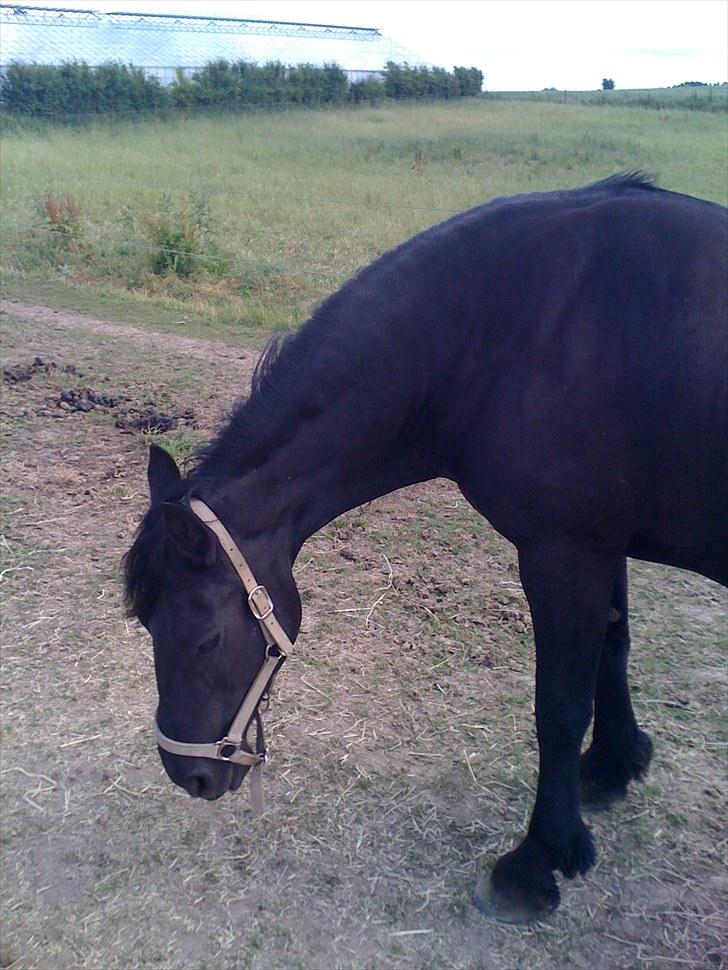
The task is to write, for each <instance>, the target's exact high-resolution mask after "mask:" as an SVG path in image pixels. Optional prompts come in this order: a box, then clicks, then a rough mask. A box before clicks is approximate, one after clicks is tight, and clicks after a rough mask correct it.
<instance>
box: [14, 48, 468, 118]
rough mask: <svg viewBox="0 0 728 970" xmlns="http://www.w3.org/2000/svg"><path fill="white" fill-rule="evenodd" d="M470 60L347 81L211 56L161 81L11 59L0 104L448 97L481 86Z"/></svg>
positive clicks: (50, 113)
mask: <svg viewBox="0 0 728 970" xmlns="http://www.w3.org/2000/svg"><path fill="white" fill-rule="evenodd" d="M482 85H483V74H482V72H481V71H479V70H478V69H477V68H475V67H470V68H466V67H456V68H454V69H453V70H452V71H446V70H444V69H443V68H439V67H424V66H411V65H409V64H395V63H394V62H389V63H387V65H386V68H385V69H384V71H383V72H382V76H381V77H379V76H373V77H370V78H366V79H364V80H360V81H349V79H348V78H347V75H346V72H345V71H344V70H342V68H340V67H339V66H338V65H337V64H325V65H323V67H318V66H314V65H312V64H298V65H296V66H293V67H289V66H286V65H284V64H282V63H280V62H277V61H276V62H270V63H267V64H255V63H251V62H249V61H232V62H231V61H226V60H223V59H220V60H216V61H211V62H210V63H209V64H206V65H205V67H203V68H201V69H200V70H199V71H196V72H195V73H194V74H193V75H192V76H191V77H185V76H184V74H183V72H182V71H181V70H178V71H177V77H176V79H175V81H174V82H173V83H172V84H170V85H168V86H166V87H165V86H163V85H162V84H161V83H160V82H159V80H158V79H157V78H156V77H155V76H153V75H150V74H147V73H146V71H145V70H144V69H143V68H140V67H135V66H133V65H127V64H119V63H115V62H109V63H107V64H102V65H100V66H98V67H90V66H89V65H88V64H86V63H85V62H78V61H73V62H68V63H64V64H60V65H46V64H11V65H10V66H9V67H8V68H7V70H6V72H5V74H4V75H3V76H2V78H0V107H1V108H2V109H3V110H4V111H6V112H8V113H10V114H16V115H26V116H29V117H46V118H58V119H62V118H64V117H69V116H74V115H93V114H114V113H116V114H127V113H129V112H137V111H158V110H161V109H166V108H172V109H174V108H180V109H189V108H205V107H209V108H214V107H219V108H225V109H235V108H245V107H246V106H266V105H268V106H273V105H289V104H290V105H295V104H300V105H312V106H317V105H337V104H347V103H355V104H361V103H370V104H379V103H381V102H383V101H385V100H386V99H389V98H391V99H398V100H399V99H413V98H414V99H417V98H421V99H425V98H430V99H440V98H442V99H449V98H464V97H474V96H476V95H478V94H480V93H481V90H482Z"/></svg>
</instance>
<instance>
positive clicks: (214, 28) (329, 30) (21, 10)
mask: <svg viewBox="0 0 728 970" xmlns="http://www.w3.org/2000/svg"><path fill="white" fill-rule="evenodd" d="M0 22H5V23H9V24H10V23H12V24H18V25H25V24H27V25H39V26H46V27H47V26H57V27H99V26H101V25H103V24H111V25H113V26H115V27H122V28H127V29H133V30H157V31H158V30H164V29H170V30H171V29H174V30H175V31H180V30H184V31H190V32H193V33H223V34H229V33H235V34H257V35H263V36H277V37H301V38H306V37H310V38H319V39H321V38H323V39H339V40H362V41H372V40H376V39H379V38H381V36H382V35H381V34H380V32H379V31H378V30H377V29H376V28H375V27H347V26H343V25H341V24H308V23H297V22H295V21H273V20H248V19H239V18H237V17H201V16H198V15H195V16H187V15H182V14H166V13H121V12H116V13H113V12H112V13H100V12H98V11H95V10H74V9H72V8H68V7H31V6H26V5H25V4H17V3H0Z"/></svg>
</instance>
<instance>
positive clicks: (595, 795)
mask: <svg viewBox="0 0 728 970" xmlns="http://www.w3.org/2000/svg"><path fill="white" fill-rule="evenodd" d="M626 797H627V786H626V785H622V784H619V783H617V784H615V785H611V786H609V785H605V784H604V783H603V782H601V781H600V780H599V779H598V778H582V779H581V784H580V786H579V804H580V805H581V807H582V808H586V809H589V811H592V812H605V811H607V810H608V809H610V808H612V806H614V805H616V804H617V803H618V802H623V801H624V800H625V798H626Z"/></svg>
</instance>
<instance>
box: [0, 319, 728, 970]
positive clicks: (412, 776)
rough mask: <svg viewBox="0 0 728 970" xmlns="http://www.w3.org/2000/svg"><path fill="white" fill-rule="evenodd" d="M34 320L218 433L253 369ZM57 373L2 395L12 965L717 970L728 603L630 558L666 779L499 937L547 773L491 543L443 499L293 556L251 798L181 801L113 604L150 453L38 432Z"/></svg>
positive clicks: (519, 609) (612, 822)
mask: <svg viewBox="0 0 728 970" xmlns="http://www.w3.org/2000/svg"><path fill="white" fill-rule="evenodd" d="M10 309H12V308H10ZM23 312H24V311H23V308H16V313H18V314H20V313H23ZM24 315H25V317H26V320H25V322H24V323H22V322H20V321H19V320H16V319H13V318H12V317H9V316H5V317H3V321H4V326H3V330H4V340H5V354H6V357H7V359H8V360H9V361H10V362H11V363H22V362H25V361H28V360H30V359H32V357H33V355H35V354H41V355H42V356H43V357H44V358H48V359H54V360H56V361H57V362H58V364H59V365H65V364H71V363H72V364H75V365H76V366H77V367H78V368H79V369H80V370H81V371H82V372H83V373H84V375H85V376H84V380H85V382H86V383H88V384H90V385H92V386H94V387H97V388H99V389H101V390H107V391H109V392H111V391H113V390H117V389H119V388H120V387H121V388H123V389H124V391H125V393H128V394H132V395H136V394H138V395H139V396H140V397H141V396H155V397H159V396H163V395H165V394H166V395H167V396H168V398H169V399H172V398H174V400H175V402H176V403H177V404H178V405H179V406H180V407H185V406H188V405H189V404H194V405H195V407H196V409H197V410H198V411H199V412H200V413H202V414H203V420H204V421H205V423H206V424H207V426H208V427H209V426H210V425H211V424H212V422H213V420H214V416H215V415H216V413H217V412H218V411H219V410H220V409H222V408H223V407H225V406H227V405H228V404H229V402H230V401H231V400H232V398H233V396H234V395H235V394H236V393H237V392H238V391H239V390H241V389H242V388H243V386H244V385H245V383H246V380H247V373H248V372H249V370H250V366H251V365H252V361H253V355H252V354H247V355H246V357H245V359H244V360H242V361H240V360H238V359H237V358H238V357H239V356H240V351H237V350H231V349H230V348H227V347H224V346H222V345H215V344H212V343H209V344H208V343H205V342H204V341H195V342H193V343H189V342H187V343H185V342H183V341H182V340H180V339H178V338H172V337H165V338H155V337H153V336H149V335H148V334H147V335H144V334H141V332H136V331H134V330H133V329H132V328H127V329H126V330H123V329H122V330H119V331H117V332H115V331H114V328H109V327H104V326H102V325H95V324H93V323H88V322H86V323H84V322H83V321H80V320H77V319H74V318H73V317H71V316H70V315H61V316H60V317H59V315H57V314H56V315H54V314H46V315H43V314H36V315H35V316H33V315H32V314H29V313H28V312H25V313H24ZM31 320H32V321H33V322H32V325H31V324H30V321H31ZM63 380H64V377H63V375H60V374H58V373H57V372H52V373H49V374H43V375H39V376H37V377H35V378H33V380H31V381H29V382H27V383H25V384H20V385H16V386H14V387H12V388H7V389H5V391H4V394H3V399H2V406H1V408H0V410H1V411H2V415H1V416H2V419H3V429H2V433H3V435H5V437H4V439H3V440H4V442H5V447H4V457H3V464H4V475H3V479H4V482H5V494H4V496H3V513H4V520H3V530H2V540H1V541H0V557H1V558H0V580H1V581H2V588H3V590H4V592H3V614H2V622H3V648H4V649H3V663H4V669H3V680H2V686H3V729H4V743H3V747H2V765H1V767H0V771H2V775H1V776H0V778H1V779H2V783H3V784H2V787H3V798H4V824H3V836H2V840H3V844H2V850H3V896H4V900H3V907H4V921H3V953H2V961H3V966H4V967H6V968H18V970H19V968H21V967H22V968H46V967H58V968H66V967H68V968H70V967H74V968H75V967H109V968H113V967H132V966H135V967H239V968H248V970H263V968H268V967H290V968H308V967H312V968H313V967H326V968H329V967H371V966H377V967H387V968H390V967H391V968H400V967H401V968H422V970H425V968H433V970H434V968H439V967H443V966H448V967H453V968H468V970H476V968H483V970H485V968H488V970H491V968H510V967H516V966H517V967H539V968H542V967H553V968H557V967H558V968H561V967H589V968H594V967H598V968H612V967H630V968H641V970H648V968H650V970H658V968H660V970H662V968H673V967H674V968H682V967H695V968H698V967H701V968H703V967H720V966H722V965H724V963H725V936H726V933H725V929H726V922H725V920H726V910H727V907H726V890H727V889H728V885H727V884H728V880H727V879H726V875H725V873H726V869H725V858H724V855H725V848H726V837H725V822H726V812H725V788H726V772H725V744H726V732H725V709H726V707H725V702H726V668H725V665H724V662H723V660H722V659H721V655H720V649H719V647H720V640H721V639H723V640H725V607H726V596H725V592H724V591H722V590H719V589H718V588H717V587H715V586H714V585H712V584H710V583H708V582H707V581H704V580H702V579H699V578H697V577H692V576H689V575H687V574H682V573H678V572H676V571H670V570H664V569H658V568H656V567H650V566H645V565H641V564H638V565H635V566H634V567H633V569H632V581H633V582H632V585H633V590H634V592H633V613H634V623H633V626H634V636H635V641H636V648H635V663H634V680H635V688H636V691H635V699H636V706H637V709H638V713H639V717H640V720H641V721H642V722H643V723H644V724H645V726H646V727H647V728H648V730H650V731H651V732H652V733H653V736H654V739H655V742H656V758H655V765H654V768H653V770H652V773H651V775H650V777H649V780H648V782H647V784H645V785H643V786H640V787H639V788H637V789H636V790H635V791H634V792H633V793H632V794H631V797H630V799H629V801H628V802H627V803H626V804H625V805H624V806H623V807H622V808H619V809H617V810H615V811H613V812H610V813H607V814H600V815H595V816H593V817H592V819H591V824H592V826H593V828H594V830H595V836H596V838H597V842H598V845H599V848H600V852H601V855H600V861H599V863H598V865H597V867H596V868H595V870H594V871H593V872H592V873H590V875H589V876H588V878H587V879H585V880H578V881H576V882H574V883H569V884H567V885H566V887H565V893H564V904H563V906H562V908H561V909H560V910H559V912H558V913H557V915H556V916H555V917H554V918H553V919H552V920H550V921H549V922H547V923H540V924H535V925H532V926H527V927H509V926H501V925H498V924H494V923H491V922H488V921H486V920H484V919H482V918H481V917H480V916H479V915H478V914H477V912H475V910H474V909H473V908H472V907H471V906H470V903H469V892H470V890H471V888H472V886H473V885H474V884H475V882H476V880H477V877H478V875H479V873H480V872H481V871H482V870H483V869H484V868H485V867H486V866H487V865H489V864H490V863H491V862H492V860H493V859H494V858H495V857H496V856H497V855H498V854H499V853H500V852H502V851H503V850H504V849H506V848H508V847H510V845H511V844H512V843H513V841H514V839H515V837H516V836H517V834H518V833H519V831H521V830H522V829H523V827H524V826H525V825H526V822H527V819H528V815H529V812H530V809H531V805H532V800H533V787H534V782H535V768H536V758H535V745H534V730H533V719H532V677H533V670H532V649H531V643H530V621H529V619H528V615H527V611H526V608H525V602H524V599H523V595H522V593H521V591H520V586H519V585H518V581H517V572H516V567H515V559H514V555H513V552H512V550H511V549H510V548H509V547H508V545H507V543H505V542H504V540H502V539H501V538H499V537H498V536H497V535H495V534H494V533H493V532H492V531H491V530H490V529H489V527H488V526H487V524H486V523H484V522H483V521H482V520H481V519H480V518H478V517H477V516H476V515H475V514H474V513H473V512H472V511H471V510H470V509H469V508H468V507H467V506H466V504H465V503H464V502H463V500H462V498H461V497H460V496H459V494H458V493H457V491H456V490H455V489H454V488H453V487H452V486H450V485H449V484H447V483H440V482H436V483H431V484H429V485H427V486H423V487H418V488H415V489H410V490H407V491H405V492H402V493H398V494H397V495H394V496H390V497H388V498H386V499H384V500H382V501H380V502H378V503H376V504H373V505H372V506H369V507H366V508H364V509H359V510H356V511H355V512H353V513H351V514H349V515H347V516H344V517H343V518H342V519H339V520H337V521H336V522H334V523H332V524H331V525H330V526H328V527H327V528H326V529H324V530H322V532H320V533H319V534H318V535H317V536H316V537H314V538H313V539H312V540H311V541H310V542H309V543H308V544H307V545H306V547H305V548H304V550H303V553H302V555H301V557H300V559H299V562H298V564H297V578H298V582H299V585H300V588H301V591H302V594H303V598H304V603H305V617H306V619H305V624H304V628H303V632H302V640H301V645H300V648H299V651H297V654H296V656H295V657H294V658H292V660H291V662H290V666H287V668H286V670H285V672H284V674H283V675H282V676H281V677H280V678H279V684H278V687H277V689H276V696H275V698H274V704H273V709H272V711H271V715H270V716H269V719H268V725H267V726H268V731H269V737H270V740H271V743H272V746H273V755H274V761H273V763H272V764H271V766H270V767H269V769H268V773H267V780H266V795H267V799H268V803H269V806H270V807H269V811H268V813H267V814H266V816H265V817H264V818H263V819H254V818H253V817H252V816H251V814H250V811H249V808H248V805H247V801H246V798H245V795H244V794H239V795H238V796H236V797H227V796H226V797H225V798H223V799H222V800H220V801H219V802H216V803H214V804H208V803H199V802H196V801H193V800H191V799H189V798H188V797H187V796H186V795H185V794H183V793H182V792H181V791H179V790H178V789H175V788H174V787H173V786H172V785H171V783H170V782H169V781H168V780H167V779H166V776H164V774H163V772H162V769H161V766H160V764H159V761H158V758H157V756H156V753H155V750H154V747H153V744H152V739H151V732H150V717H151V714H152V711H153V709H154V704H155V690H154V677H153V670H152V663H151V652H150V649H149V644H148V641H147V638H146V636H145V635H144V634H143V631H141V630H140V629H139V628H138V627H137V626H136V624H134V623H131V622H127V621H125V620H124V619H123V616H122V611H121V603H120V590H119V582H118V569H117V567H118V560H119V557H120V555H121V553H122V552H123V551H124V549H125V548H126V546H127V545H128V542H129V538H130V535H131V533H132V531H133V528H134V526H135V524H136V522H137V520H138V517H139V514H140V512H141V510H142V508H143V506H144V503H145V500H146V495H145V485H144V464H145V448H146V444H145V442H144V440H143V439H141V438H139V437H135V436H132V435H124V434H121V433H120V432H119V431H117V430H116V429H114V428H113V427H112V425H111V422H110V421H109V420H106V419H104V418H103V417H102V418H98V417H97V416H93V415H82V414H70V415H67V416H65V417H62V418H58V419H56V418H53V417H50V416H48V415H38V414H37V413H36V411H37V410H38V409H41V410H43V403H44V401H45V400H46V398H47V397H48V396H49V394H51V393H52V392H56V393H57V391H58V389H59V386H60V383H61V382H62V381H63Z"/></svg>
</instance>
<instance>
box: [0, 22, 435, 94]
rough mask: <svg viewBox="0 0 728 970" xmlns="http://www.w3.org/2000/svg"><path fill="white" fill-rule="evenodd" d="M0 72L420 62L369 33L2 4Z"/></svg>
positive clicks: (363, 74)
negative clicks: (79, 65) (81, 65)
mask: <svg viewBox="0 0 728 970" xmlns="http://www.w3.org/2000/svg"><path fill="white" fill-rule="evenodd" d="M0 25H1V27H2V34H1V41H0V70H3V69H6V68H7V66H8V65H9V64H12V63H20V64H44V65H59V64H62V63H67V62H70V61H77V62H85V63H86V64H88V65H90V66H98V65H100V64H103V63H107V62H109V61H116V62H120V63H123V64H133V65H135V66H136V67H141V68H143V69H144V71H145V72H146V73H147V74H149V75H153V76H155V77H157V78H158V79H159V81H160V82H161V83H162V84H171V83H172V82H173V81H174V80H175V78H176V77H177V76H178V72H179V71H181V72H182V74H183V75H184V76H186V77H189V76H191V75H192V74H194V73H195V71H198V70H199V69H200V68H202V67H203V66H204V65H205V64H207V63H209V62H210V61H214V60H218V59H225V60H227V61H240V60H243V61H252V62H255V63H258V64H264V63H268V62H271V61H279V62H281V63H283V64H287V65H294V64H313V65H317V66H321V65H324V64H330V63H335V64H338V65H339V66H340V67H341V68H343V69H344V71H345V72H346V74H347V77H348V79H349V80H350V81H359V80H363V79H365V78H368V77H376V76H378V75H381V73H382V71H383V70H384V67H385V65H386V63H387V62H388V61H394V62H396V63H400V64H401V63H409V64H422V63H423V60H422V58H420V57H418V56H417V55H416V54H414V53H413V52H412V51H409V50H407V49H405V48H404V47H402V46H401V45H400V44H397V43H395V42H394V41H391V40H389V39H388V38H386V37H384V36H383V35H382V34H381V33H380V31H379V30H377V29H376V28H372V27H355V26H345V25H340V24H309V23H294V22H276V21H264V20H244V19H238V18H232V17H200V16H194V17H192V16H177V15H176V14H139V13H98V12H95V11H90V10H70V9H67V8H51V7H33V6H25V5H18V4H0Z"/></svg>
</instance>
